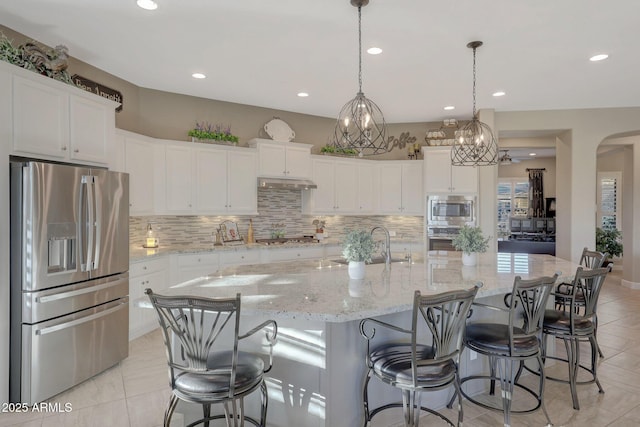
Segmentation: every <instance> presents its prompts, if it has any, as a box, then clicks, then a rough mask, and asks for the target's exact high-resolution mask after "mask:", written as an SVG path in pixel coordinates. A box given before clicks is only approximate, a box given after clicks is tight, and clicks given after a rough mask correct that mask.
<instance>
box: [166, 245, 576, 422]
mask: <svg viewBox="0 0 640 427" xmlns="http://www.w3.org/2000/svg"><path fill="white" fill-rule="evenodd" d="M577 266H578V265H577V264H575V263H572V262H570V261H566V260H563V259H560V258H556V257H553V256H549V255H533V254H512V253H498V254H495V253H485V254H481V255H480V256H479V261H478V265H477V266H473V267H467V266H463V265H462V262H461V258H460V254H459V253H450V254H449V255H447V256H433V257H432V256H429V257H427V258H425V259H423V260H414V261H411V262H409V261H405V262H399V263H393V264H391V265H390V266H386V265H385V264H375V265H368V266H367V267H366V277H365V279H363V280H360V281H354V280H350V279H349V277H348V274H347V266H346V265H342V264H339V263H337V262H335V261H331V260H326V259H323V260H315V261H294V262H280V263H271V264H264V265H263V264H261V265H245V266H238V267H232V268H226V269H222V270H220V271H217V272H214V273H212V274H211V275H209V276H206V277H201V278H198V279H195V280H191V281H187V282H184V283H181V284H179V285H176V286H172V287H170V288H169V289H167V290H165V291H163V292H162V293H163V294H168V295H197V296H204V297H220V296H227V297H228V296H233V295H235V294H236V293H238V292H239V293H241V294H242V315H243V319H242V321H241V329H243V330H244V328H243V327H242V325H246V326H247V327H251V326H253V325H255V324H257V323H259V322H261V321H263V320H264V319H274V320H276V321H277V322H278V343H277V344H276V346H275V348H274V355H275V359H274V368H273V370H272V371H271V372H270V373H269V374H268V380H267V384H268V388H269V399H270V401H269V416H268V422H269V425H270V426H291V425H304V426H305V427H306V426H327V427H329V426H330V427H340V426H356V425H361V424H362V422H363V410H362V404H361V399H362V391H361V389H362V383H363V378H364V374H365V364H364V360H365V341H364V339H362V338H361V337H360V335H359V332H358V324H359V321H360V319H363V318H365V317H378V318H380V319H382V320H385V321H389V322H393V323H397V324H404V325H406V326H408V323H407V322H408V321H409V319H410V316H409V314H410V312H411V310H412V302H413V294H414V291H415V290H416V289H417V290H420V291H421V292H422V293H423V294H435V293H440V292H444V291H448V290H452V289H460V288H468V287H471V286H473V285H474V284H475V283H477V282H479V281H480V282H482V283H483V287H482V288H481V289H480V291H479V293H478V298H483V299H484V300H487V301H491V300H495V301H499V302H501V301H502V297H501V295H502V294H504V293H506V292H509V291H510V290H511V288H512V285H513V279H514V277H515V276H518V275H519V276H522V277H523V278H532V277H538V276H551V275H553V274H554V273H556V272H558V273H559V274H560V277H559V280H567V279H570V278H571V276H572V275H573V273H574V272H575V269H576V268H577ZM474 316H476V317H477V316H483V314H478V313H474ZM467 357H468V354H467V352H465V356H464V357H463V360H462V370H463V373H465V372H477V371H481V370H483V369H484V361H483V360H481V359H482V358H478V359H476V360H466V359H465V358H467ZM449 393H450V390H443V391H440V392H438V393H433V395H432V394H427V395H425V396H424V397H423V402H424V403H425V404H427V405H430V406H433V407H441V406H443V405H444V403H445V402H446V400H447V397H448V395H449ZM253 397H257V396H252V398H253ZM399 397H400V395H399V393H398V392H397V390H395V389H392V388H390V387H388V386H384V385H382V384H375V386H372V387H371V390H370V398H371V401H372V405H374V406H376V405H378V404H380V403H388V402H390V401H396V400H398V399H399ZM254 403H257V402H252V401H251V399H249V402H248V404H249V407H250V408H249V409H248V413H255V412H254V410H253V409H252V408H251V405H252V404H254ZM180 410H184V411H185V412H186V413H187V419H189V418H190V417H189V415H190V414H191V412H192V413H193V414H195V415H197V414H198V413H199V408H193V409H190V408H186V407H183V409H181V408H180V407H179V408H178V411H180Z"/></svg>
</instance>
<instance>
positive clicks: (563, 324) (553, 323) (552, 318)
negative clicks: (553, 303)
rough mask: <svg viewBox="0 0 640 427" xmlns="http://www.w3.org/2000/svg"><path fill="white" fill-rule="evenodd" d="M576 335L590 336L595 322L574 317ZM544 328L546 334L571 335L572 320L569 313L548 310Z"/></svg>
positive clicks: (577, 316) (585, 318)
mask: <svg viewBox="0 0 640 427" xmlns="http://www.w3.org/2000/svg"><path fill="white" fill-rule="evenodd" d="M573 325H574V333H575V334H578V335H588V334H591V333H592V332H593V321H592V320H591V319H589V318H587V317H584V316H580V315H577V314H576V315H574V316H573ZM542 327H543V329H544V331H545V333H556V334H569V333H571V319H570V317H569V313H566V312H564V311H560V310H546V311H545V312H544V321H543V324H542Z"/></svg>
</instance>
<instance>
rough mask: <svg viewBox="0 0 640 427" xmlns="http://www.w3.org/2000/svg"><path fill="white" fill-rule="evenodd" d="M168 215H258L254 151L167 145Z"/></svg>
mask: <svg viewBox="0 0 640 427" xmlns="http://www.w3.org/2000/svg"><path fill="white" fill-rule="evenodd" d="M165 176H166V183H165V190H166V191H165V199H166V200H165V209H164V210H165V211H166V213H171V214H199V215H209V214H212V215H217V214H246V213H248V214H255V213H257V205H258V201H257V191H258V190H257V187H258V184H257V181H256V155H255V151H253V150H247V149H243V148H210V147H206V146H204V145H203V144H190V143H184V144H182V145H175V144H167V145H166V148H165Z"/></svg>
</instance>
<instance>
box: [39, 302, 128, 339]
mask: <svg viewBox="0 0 640 427" xmlns="http://www.w3.org/2000/svg"><path fill="white" fill-rule="evenodd" d="M125 304H129V299H128V298H123V301H122V302H120V303H118V305H116V306H115V307H111V308H109V309H107V310H103V311H99V312H97V313H94V314H91V315H89V316H85V317H81V318H80V319H76V320H72V321H70V322H65V323H61V324H59V325H55V326H49V327H47V328H42V329H36V330H35V334H36V335H46V334H50V333H52V332H56V331H60V330H62V329H67V328H72V327H74V326H77V325H81V324H83V323H87V322H91V321H92V320H95V319H99V318H100V317H105V316H108V315H109V314H111V313H113V312H115V311H118V310H120V309H121V308H122V306H123V305H125Z"/></svg>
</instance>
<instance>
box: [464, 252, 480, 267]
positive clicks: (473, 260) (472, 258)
mask: <svg viewBox="0 0 640 427" xmlns="http://www.w3.org/2000/svg"><path fill="white" fill-rule="evenodd" d="M477 263H478V253H477V252H471V253H470V254H468V253H466V252H462V265H476V264H477Z"/></svg>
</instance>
